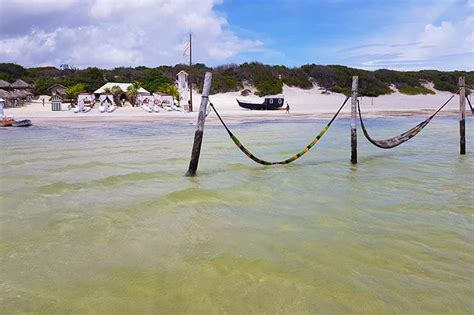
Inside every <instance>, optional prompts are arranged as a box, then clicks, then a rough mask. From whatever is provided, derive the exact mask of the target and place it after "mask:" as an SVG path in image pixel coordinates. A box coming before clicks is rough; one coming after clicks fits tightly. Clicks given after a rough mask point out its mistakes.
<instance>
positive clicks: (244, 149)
mask: <svg viewBox="0 0 474 315" xmlns="http://www.w3.org/2000/svg"><path fill="white" fill-rule="evenodd" d="M348 99H349V96H348V97H347V98H346V100H345V101H344V103H342V105H341V107H339V110H338V111H337V112H336V114H335V115H334V116H333V117H332V119H331V120H330V121H329V123H328V124H327V125H326V126H325V127H324V128H323V129H322V130H321V132H320V133H319V134H318V135H317V136H316V137H315V138H314V139H313V141H311V143H310V144H308V145H307V146H306V147H305V148H304V149H303V150H302V151H301V152H299V153H297V154H295V155H293V156H292V157H290V158H288V159H286V160H283V161H278V162H269V161H265V160H262V159H260V158H258V157H256V156H255V155H254V154H252V152H250V151H249V150H248V149H247V148H246V147H244V145H243V144H242V143H241V142H240V141H239V139H237V137H236V136H235V135H234V134H233V133H232V132H231V131H230V130H229V128H228V127H227V126H226V124H225V123H224V121H223V120H222V118H221V116H220V115H219V113H218V112H217V110H216V108H215V107H214V105H213V104H212V103H211V102H210V101H209V105H210V106H211V108H212V109H213V110H214V112H215V113H216V115H217V118H219V120H220V122H221V124H222V125H223V126H224V128H225V130H226V131H227V133H228V134H229V136H230V138H231V139H232V141H233V142H234V143H235V145H236V146H237V147H238V148H239V149H240V150H241V151H242V152H243V153H244V154H245V155H246V156H247V157H249V158H250V159H252V160H253V161H254V162H257V163H258V164H262V165H277V164H289V163H291V162H294V161H296V160H297V159H299V158H300V157H302V156H303V155H304V154H305V153H306V152H308V151H309V150H310V149H311V148H312V147H313V146H314V145H315V144H316V143H317V142H318V141H319V139H321V138H322V136H323V135H324V134H325V133H326V131H327V130H328V129H329V127H330V126H331V124H332V123H333V122H334V120H335V119H336V117H337V116H338V115H339V113H340V112H341V110H342V108H343V107H344V105H346V103H347V100H348Z"/></svg>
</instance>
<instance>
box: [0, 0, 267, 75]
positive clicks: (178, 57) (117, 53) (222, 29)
mask: <svg viewBox="0 0 474 315" xmlns="http://www.w3.org/2000/svg"><path fill="white" fill-rule="evenodd" d="M217 3H219V0H194V1H193V0H85V1H80V2H79V1H77V0H63V1H58V2H57V1H52V0H41V1H40V0H37V1H31V0H30V1H20V0H6V4H5V8H8V16H7V15H6V13H5V11H6V10H0V11H1V12H3V13H1V12H0V21H1V20H2V19H4V20H5V21H7V20H8V19H10V20H8V21H9V22H4V23H3V24H2V22H0V28H1V33H0V60H2V61H7V62H15V63H19V64H23V65H26V66H36V65H46V64H49V65H51V64H52V65H58V64H61V63H67V64H70V65H74V66H79V67H85V66H101V67H114V66H127V65H130V66H137V65H148V66H153V65H160V64H174V63H179V62H185V61H186V60H185V58H184V57H183V56H182V52H183V48H184V43H185V41H186V38H187V34H188V32H189V31H192V33H193V38H194V41H193V56H194V60H196V61H197V62H207V63H209V62H210V63H215V62H218V63H219V62H225V61H226V60H228V59H229V58H232V57H234V56H236V55H238V54H240V53H243V52H247V51H255V50H258V49H262V47H263V43H262V42H261V41H259V40H249V39H242V38H239V37H238V36H237V35H236V34H234V33H233V32H232V31H230V30H229V29H228V22H227V20H226V19H225V18H223V17H222V16H219V15H218V14H217V13H216V11H215V10H214V7H215V5H216V4H217ZM2 6H3V5H2ZM11 16H15V17H16V19H17V21H23V22H20V23H22V25H23V28H20V30H19V29H18V28H14V27H10V26H12V23H13V20H11ZM5 23H8V25H7V24H5ZM2 26H3V27H2Z"/></svg>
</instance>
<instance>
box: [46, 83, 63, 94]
mask: <svg viewBox="0 0 474 315" xmlns="http://www.w3.org/2000/svg"><path fill="white" fill-rule="evenodd" d="M66 90H67V87H66V86H64V85H62V84H58V83H57V84H54V85H51V86H50V87H49V88H48V91H50V92H51V96H53V95H59V96H61V97H62V98H64V97H65V96H66Z"/></svg>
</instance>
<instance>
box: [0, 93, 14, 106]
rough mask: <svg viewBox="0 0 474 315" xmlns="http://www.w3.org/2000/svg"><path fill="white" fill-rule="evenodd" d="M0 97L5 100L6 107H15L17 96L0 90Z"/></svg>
mask: <svg viewBox="0 0 474 315" xmlns="http://www.w3.org/2000/svg"><path fill="white" fill-rule="evenodd" d="M0 97H1V98H3V99H4V100H5V107H14V106H15V99H16V98H15V95H14V94H12V93H11V92H8V91H5V90H3V89H0Z"/></svg>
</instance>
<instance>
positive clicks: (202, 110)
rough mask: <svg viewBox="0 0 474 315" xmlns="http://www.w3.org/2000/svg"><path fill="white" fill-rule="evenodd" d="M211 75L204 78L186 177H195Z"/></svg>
mask: <svg viewBox="0 0 474 315" xmlns="http://www.w3.org/2000/svg"><path fill="white" fill-rule="evenodd" d="M211 81H212V73H211V72H206V76H205V77H204V87H203V89H202V97H201V105H200V107H199V114H198V120H197V127H196V132H195V133H194V143H193V150H192V151H191V161H190V162H189V168H188V172H187V173H186V176H194V175H196V170H197V168H198V163H199V155H200V154H201V144H202V137H203V135H204V122H205V120H206V110H207V103H208V101H209V91H210V90H211Z"/></svg>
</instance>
